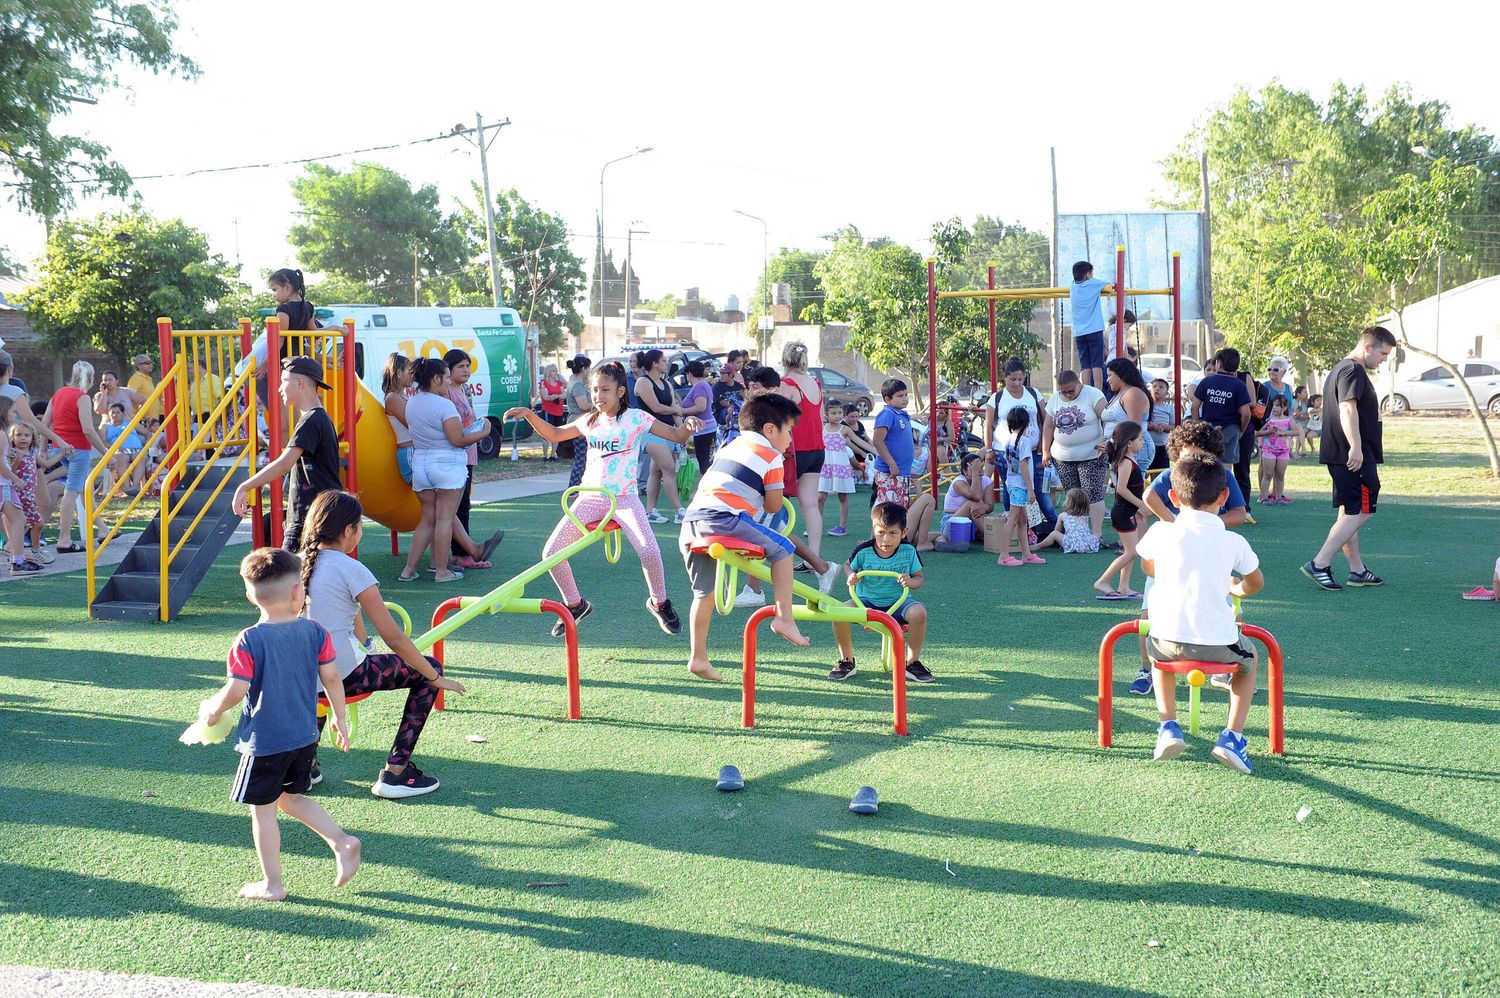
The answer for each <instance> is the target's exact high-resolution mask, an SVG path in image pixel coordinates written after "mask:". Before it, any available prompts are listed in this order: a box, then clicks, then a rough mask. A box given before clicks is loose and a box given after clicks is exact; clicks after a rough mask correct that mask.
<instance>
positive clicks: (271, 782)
mask: <svg viewBox="0 0 1500 998" xmlns="http://www.w3.org/2000/svg"><path fill="white" fill-rule="evenodd" d="M317 757H318V743H317V742H313V743H312V744H311V745H304V746H302V747H301V748H299V749H292V750H291V751H290V752H277V753H276V754H275V755H247V756H242V757H241V758H240V768H239V770H238V771H237V772H236V773H235V774H234V789H233V790H231V791H230V793H229V799H230V800H232V801H234V802H235V803H236V804H274V803H276V802H277V801H278V800H280V799H281V795H282V794H305V793H307V791H308V790H309V789H311V788H312V764H313V760H314V759H316V758H317Z"/></svg>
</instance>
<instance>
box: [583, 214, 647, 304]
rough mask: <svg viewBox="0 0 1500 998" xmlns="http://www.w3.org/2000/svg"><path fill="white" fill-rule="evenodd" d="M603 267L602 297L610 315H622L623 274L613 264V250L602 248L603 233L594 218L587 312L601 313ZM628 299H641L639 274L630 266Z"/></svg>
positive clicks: (621, 270)
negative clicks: (591, 268)
mask: <svg viewBox="0 0 1500 998" xmlns="http://www.w3.org/2000/svg"><path fill="white" fill-rule="evenodd" d="M601 266H603V268H604V298H605V301H606V303H607V307H608V308H609V313H610V315H623V314H624V311H625V276H624V273H623V269H622V268H621V267H617V266H615V253H614V250H607V249H605V248H604V234H603V231H602V230H601V229H599V227H598V219H595V241H594V266H593V270H592V271H591V272H590V274H589V314H590V315H601V314H603V313H601V311H600V309H599V287H600V284H599V268H600V267H601ZM630 300H631V301H632V302H638V301H640V300H641V275H640V272H639V271H637V270H636V269H635V267H634V266H632V267H631V274H630Z"/></svg>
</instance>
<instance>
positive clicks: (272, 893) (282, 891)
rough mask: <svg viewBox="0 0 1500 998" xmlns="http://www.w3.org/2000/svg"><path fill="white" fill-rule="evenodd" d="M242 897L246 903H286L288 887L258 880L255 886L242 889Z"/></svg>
mask: <svg viewBox="0 0 1500 998" xmlns="http://www.w3.org/2000/svg"><path fill="white" fill-rule="evenodd" d="M240 897H242V898H244V899H245V900H246V901H285V900H286V887H285V886H283V885H282V884H272V883H270V882H269V881H266V880H257V881H256V882H255V883H253V884H246V885H245V886H244V887H241V888H240Z"/></svg>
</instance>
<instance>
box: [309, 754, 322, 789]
mask: <svg viewBox="0 0 1500 998" xmlns="http://www.w3.org/2000/svg"><path fill="white" fill-rule="evenodd" d="M307 775H308V783H307V785H308V786H310V787H315V786H317V785H318V784H319V783H322V782H323V770H322V769H320V768H319V767H318V760H316V759H314V760H313V761H312V769H310V770H308V774H307Z"/></svg>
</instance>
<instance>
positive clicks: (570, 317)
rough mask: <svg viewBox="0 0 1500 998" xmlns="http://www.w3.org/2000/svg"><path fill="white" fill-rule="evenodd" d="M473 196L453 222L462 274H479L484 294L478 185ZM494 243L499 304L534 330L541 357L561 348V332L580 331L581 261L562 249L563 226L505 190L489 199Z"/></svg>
mask: <svg viewBox="0 0 1500 998" xmlns="http://www.w3.org/2000/svg"><path fill="white" fill-rule="evenodd" d="M473 196H474V200H475V204H474V205H467V204H461V205H459V209H458V216H457V222H458V227H459V231H460V232H461V233H462V234H463V237H464V248H465V251H466V258H467V260H468V262H469V265H468V271H469V273H470V274H471V275H472V274H474V273H475V271H476V270H478V271H479V272H480V273H482V274H483V275H484V276H483V279H482V280H481V281H479V282H477V283H478V286H479V287H481V288H483V289H486V290H488V288H489V285H490V281H489V242H488V238H487V237H486V234H485V222H484V192H483V190H482V189H481V188H480V186H479V185H478V184H475V185H474V186H473ZM495 240H496V243H497V245H498V247H499V251H500V273H501V282H502V284H503V287H502V288H501V289H500V297H501V300H502V301H505V302H509V303H510V305H511V307H512V308H514V309H516V311H518V312H520V313H521V318H522V320H523V321H525V322H528V323H530V322H535V323H536V324H537V327H538V329H539V331H540V335H541V348H542V352H543V353H549V352H551V351H554V350H557V349H559V348H561V346H562V342H563V332H564V330H573V331H575V332H576V331H578V330H581V329H583V317H582V316H580V315H579V314H578V305H577V302H578V299H579V298H581V297H582V296H583V294H584V281H585V277H584V272H583V260H581V259H580V258H579V257H578V256H577V255H576V254H575V253H574V252H573V251H572V250H571V249H569V248H568V226H567V223H566V222H564V221H563V219H562V217H561V216H560V215H553V214H550V213H548V212H545V211H543V210H541V209H540V208H537V207H535V206H534V205H532V204H531V203H530V202H529V201H527V200H526V199H525V198H523V197H522V196H521V195H520V193H519V192H518V191H516V190H515V189H514V188H511V189H510V190H505V191H501V192H500V193H499V194H497V195H496V196H495ZM485 303H486V304H488V301H486V302H485ZM623 304H624V301H623V299H622V300H621V305H623Z"/></svg>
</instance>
